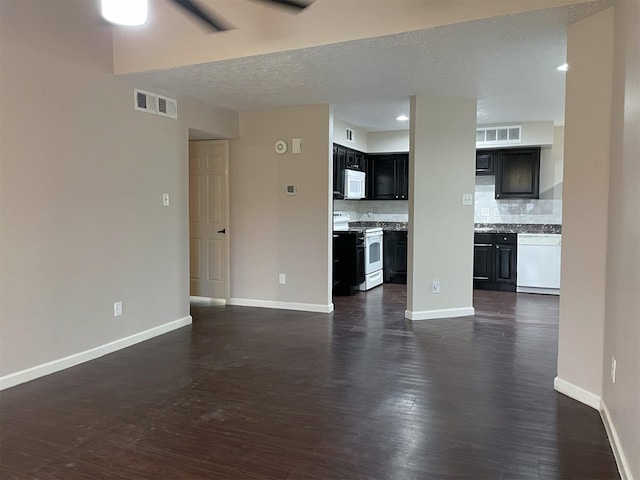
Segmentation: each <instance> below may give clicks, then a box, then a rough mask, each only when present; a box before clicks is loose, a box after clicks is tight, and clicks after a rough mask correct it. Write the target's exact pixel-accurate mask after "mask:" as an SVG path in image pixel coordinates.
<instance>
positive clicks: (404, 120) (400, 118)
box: [396, 115, 409, 122]
mask: <svg viewBox="0 0 640 480" xmlns="http://www.w3.org/2000/svg"><path fill="white" fill-rule="evenodd" d="M396 120H398V121H399V122H406V121H407V120H409V117H407V116H406V115H398V116H397V117H396Z"/></svg>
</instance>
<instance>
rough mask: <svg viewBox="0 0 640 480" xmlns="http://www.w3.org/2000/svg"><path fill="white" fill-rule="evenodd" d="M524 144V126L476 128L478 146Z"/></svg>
mask: <svg viewBox="0 0 640 480" xmlns="http://www.w3.org/2000/svg"><path fill="white" fill-rule="evenodd" d="M516 143H522V125H505V126H499V127H482V128H476V146H481V145H511V144H516Z"/></svg>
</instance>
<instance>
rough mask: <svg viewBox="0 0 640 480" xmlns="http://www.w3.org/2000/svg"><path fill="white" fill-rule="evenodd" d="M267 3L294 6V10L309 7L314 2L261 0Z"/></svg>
mask: <svg viewBox="0 0 640 480" xmlns="http://www.w3.org/2000/svg"><path fill="white" fill-rule="evenodd" d="M260 1H262V2H265V3H275V4H276V5H281V6H283V7H288V8H292V9H294V10H297V11H300V10H304V9H305V8H307V7H308V6H309V5H311V4H312V3H313V0H311V1H306V2H305V1H298V0H260Z"/></svg>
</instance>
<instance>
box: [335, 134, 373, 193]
mask: <svg viewBox="0 0 640 480" xmlns="http://www.w3.org/2000/svg"><path fill="white" fill-rule="evenodd" d="M347 168H349V169H352V170H360V171H365V169H366V157H365V154H364V153H363V152H359V151H358V150H353V149H351V148H347V147H343V146H342V145H338V144H336V143H334V144H333V198H338V199H339V198H342V197H343V196H344V171H345V169H347Z"/></svg>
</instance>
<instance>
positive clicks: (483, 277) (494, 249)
mask: <svg viewBox="0 0 640 480" xmlns="http://www.w3.org/2000/svg"><path fill="white" fill-rule="evenodd" d="M517 249H518V235H517V234H515V233H476V234H475V236H474V246H473V287H474V288H477V289H480V290H501V291H506V292H515V291H516V275H517V272H516V268H517V258H518V255H517Z"/></svg>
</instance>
